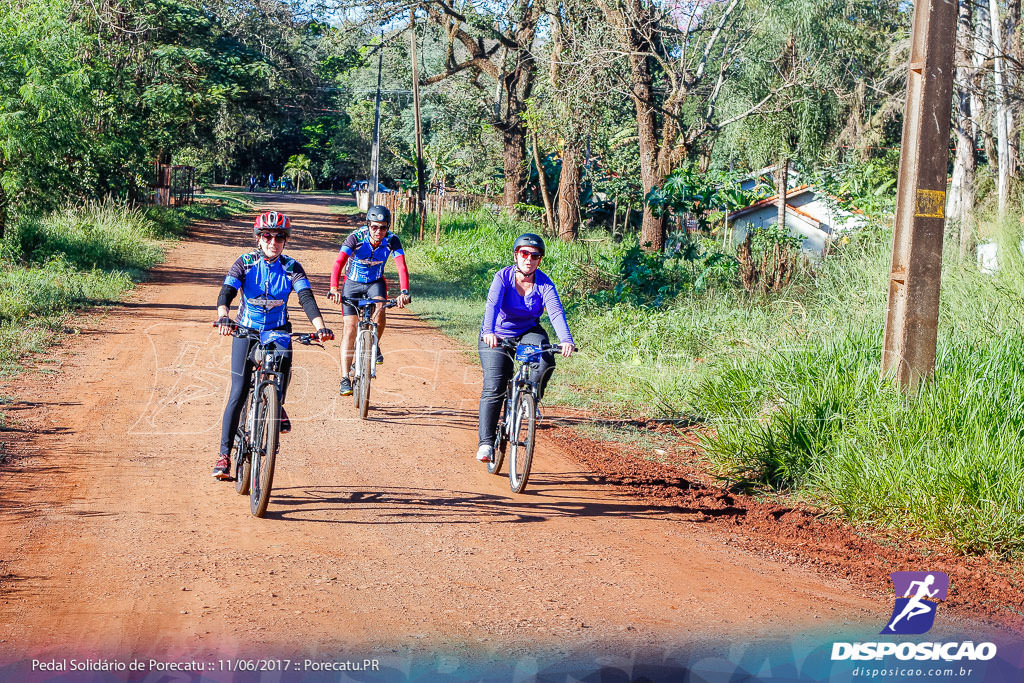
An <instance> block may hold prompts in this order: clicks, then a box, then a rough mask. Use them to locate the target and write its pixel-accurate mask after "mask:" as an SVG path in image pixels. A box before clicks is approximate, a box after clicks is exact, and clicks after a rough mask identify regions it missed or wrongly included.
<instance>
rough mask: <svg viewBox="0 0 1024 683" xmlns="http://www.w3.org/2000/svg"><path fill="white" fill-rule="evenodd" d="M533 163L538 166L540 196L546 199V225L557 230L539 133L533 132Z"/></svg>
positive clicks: (551, 231)
mask: <svg viewBox="0 0 1024 683" xmlns="http://www.w3.org/2000/svg"><path fill="white" fill-rule="evenodd" d="M532 142H533V163H534V164H536V166H537V184H538V185H540V196H541V199H542V200H543V201H544V225H545V226H546V227H547V229H548V232H549V233H551V234H554V232H555V212H554V211H553V210H552V209H551V197H550V196H549V195H548V178H547V175H546V174H545V173H544V164H543V162H542V161H541V158H540V150H539V149H538V147H537V134H536V133H534V134H533V138H532Z"/></svg>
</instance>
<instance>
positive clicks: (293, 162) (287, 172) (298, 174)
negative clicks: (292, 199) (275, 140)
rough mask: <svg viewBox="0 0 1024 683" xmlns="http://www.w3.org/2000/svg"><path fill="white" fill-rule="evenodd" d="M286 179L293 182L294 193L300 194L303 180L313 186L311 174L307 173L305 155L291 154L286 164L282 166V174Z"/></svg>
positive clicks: (307, 163) (307, 160) (306, 158)
mask: <svg viewBox="0 0 1024 683" xmlns="http://www.w3.org/2000/svg"><path fill="white" fill-rule="evenodd" d="M282 175H283V176H285V177H286V178H291V179H292V180H294V181H295V191H296V192H302V180H303V178H305V179H306V180H308V181H309V184H310V185H312V184H313V174H312V173H310V172H309V157H307V156H306V155H305V154H293V155H291V156H290V157H288V163H287V164H285V165H284V171H283V173H282Z"/></svg>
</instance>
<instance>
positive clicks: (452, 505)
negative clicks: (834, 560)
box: [267, 472, 745, 524]
mask: <svg viewBox="0 0 1024 683" xmlns="http://www.w3.org/2000/svg"><path fill="white" fill-rule="evenodd" d="M502 479H503V480H504V477H502ZM595 485H597V486H600V485H601V481H600V480H599V478H596V477H593V476H592V475H590V474H587V473H583V472H572V473H564V474H544V473H538V474H536V475H535V476H534V477H531V479H530V486H531V487H532V492H529V493H524V494H521V495H515V496H513V495H497V494H492V493H479V492H472V491H446V490H443V489H417V488H398V487H392V488H388V489H384V490H373V491H371V490H367V489H364V488H361V487H355V486H310V487H303V486H296V487H290V488H285V489H274V493H273V497H272V498H271V501H270V509H269V510H268V511H267V517H269V518H276V519H281V520H294V521H303V522H323V523H327V524H417V523H424V524H437V523H439V522H443V523H445V524H478V523H481V522H490V523H495V522H497V523H520V524H521V523H530V522H534V523H535V522H544V521H547V520H549V519H553V518H557V517H581V518H584V517H608V518H618V519H666V518H668V517H673V518H674V517H677V516H678V515H702V516H706V517H721V516H737V515H743V514H745V511H744V510H742V509H739V508H711V507H709V508H704V507H684V506H678V505H668V504H665V505H660V504H651V503H643V502H636V501H635V500H630V501H629V502H609V501H608V500H607V498H606V497H601V498H598V497H590V496H579V497H572V494H579V493H581V488H580V487H582V486H595ZM528 491H530V489H528ZM567 496H568V497H567ZM339 513H340V514H341V515H342V518H339ZM689 521H694V522H699V521H700V520H689Z"/></svg>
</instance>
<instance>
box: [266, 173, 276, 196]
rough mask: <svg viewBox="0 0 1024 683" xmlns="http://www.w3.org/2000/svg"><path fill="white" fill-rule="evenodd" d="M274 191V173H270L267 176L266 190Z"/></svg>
mask: <svg viewBox="0 0 1024 683" xmlns="http://www.w3.org/2000/svg"><path fill="white" fill-rule="evenodd" d="M273 191H274V174H273V173H271V174H269V175H268V176H267V192H273Z"/></svg>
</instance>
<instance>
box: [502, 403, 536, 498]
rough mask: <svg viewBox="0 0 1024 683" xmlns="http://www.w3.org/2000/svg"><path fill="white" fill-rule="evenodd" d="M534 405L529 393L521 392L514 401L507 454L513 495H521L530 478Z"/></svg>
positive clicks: (534, 417) (534, 420)
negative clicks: (514, 407)
mask: <svg viewBox="0 0 1024 683" xmlns="http://www.w3.org/2000/svg"><path fill="white" fill-rule="evenodd" d="M536 405H537V403H536V401H535V400H534V398H533V394H532V393H530V392H529V391H523V392H521V393H520V394H519V398H518V399H517V400H516V409H515V414H514V415H513V417H512V430H511V432H510V433H511V439H510V443H509V454H508V485H509V487H510V488H511V489H512V492H513V493H522V492H523V489H525V488H526V481H527V480H528V479H529V478H530V465H531V464H533V437H534V435H535V433H536V431H537V416H536V414H535V412H534V409H535V408H536Z"/></svg>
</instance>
